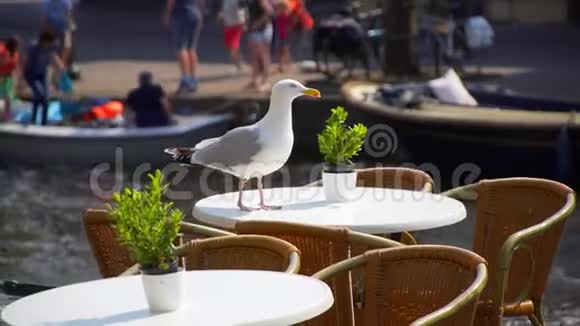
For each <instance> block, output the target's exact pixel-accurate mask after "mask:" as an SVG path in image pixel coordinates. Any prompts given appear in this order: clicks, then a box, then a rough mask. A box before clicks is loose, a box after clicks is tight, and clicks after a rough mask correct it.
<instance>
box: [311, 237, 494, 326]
mask: <svg viewBox="0 0 580 326" xmlns="http://www.w3.org/2000/svg"><path fill="white" fill-rule="evenodd" d="M361 267H362V268H364V270H365V275H366V278H367V283H366V291H365V293H366V294H365V301H364V306H363V309H362V310H363V320H364V323H363V325H394V326H401V325H409V324H411V325H415V326H419V325H456V326H469V325H471V324H472V323H473V318H474V315H475V311H476V308H477V302H478V297H479V295H480V294H481V292H482V291H483V288H484V287H485V283H486V281H487V268H486V265H485V260H484V259H483V258H481V257H480V256H478V255H476V254H474V253H472V252H470V251H467V250H465V249H460V248H455V247H447V246H406V247H401V248H391V249H378V250H372V251H369V252H367V253H365V254H363V255H360V256H356V257H354V258H351V259H348V260H345V261H342V262H340V263H338V264H336V265H333V266H330V267H327V268H325V269H323V270H322V271H320V272H318V273H316V274H314V275H313V277H316V278H319V279H321V280H327V279H328V278H331V277H333V276H336V275H340V274H343V273H344V272H346V271H349V270H352V269H354V268H361Z"/></svg>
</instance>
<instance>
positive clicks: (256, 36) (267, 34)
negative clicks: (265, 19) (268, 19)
mask: <svg viewBox="0 0 580 326" xmlns="http://www.w3.org/2000/svg"><path fill="white" fill-rule="evenodd" d="M273 33H274V31H273V29H272V25H268V26H266V27H265V28H264V29H263V30H260V31H253V32H249V33H248V41H250V42H256V43H266V44H270V43H271V42H272V35H273Z"/></svg>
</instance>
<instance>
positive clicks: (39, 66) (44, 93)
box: [24, 31, 65, 125]
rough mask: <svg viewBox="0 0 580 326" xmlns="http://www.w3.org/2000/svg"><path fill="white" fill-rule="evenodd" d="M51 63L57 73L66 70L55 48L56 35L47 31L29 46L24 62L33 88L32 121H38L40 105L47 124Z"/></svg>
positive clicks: (28, 81)
mask: <svg viewBox="0 0 580 326" xmlns="http://www.w3.org/2000/svg"><path fill="white" fill-rule="evenodd" d="M51 64H52V65H53V66H54V68H55V75H59V74H62V73H64V72H65V71H64V64H63V63H62V61H61V60H60V57H59V56H58V54H57V51H56V48H55V36H54V34H52V33H51V32H48V31H45V32H42V33H41V34H40V36H39V37H38V41H37V42H36V43H33V44H32V45H31V46H30V47H29V49H28V52H27V55H26V59H25V63H24V79H25V80H26V82H27V84H28V86H30V89H31V90H32V123H34V122H35V121H36V115H37V113H38V107H39V106H41V107H42V113H41V114H42V120H41V124H42V125H46V122H47V115H48V96H49V90H48V82H47V79H46V78H47V75H48V67H49V66H50V65H51Z"/></svg>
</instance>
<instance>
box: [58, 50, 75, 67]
mask: <svg viewBox="0 0 580 326" xmlns="http://www.w3.org/2000/svg"><path fill="white" fill-rule="evenodd" d="M71 54H72V49H71V48H64V49H62V52H61V55H60V57H61V60H62V62H63V64H64V66H65V68H66V69H68V68H69V67H70V66H71V62H70V58H71Z"/></svg>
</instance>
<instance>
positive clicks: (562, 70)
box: [0, 0, 580, 101]
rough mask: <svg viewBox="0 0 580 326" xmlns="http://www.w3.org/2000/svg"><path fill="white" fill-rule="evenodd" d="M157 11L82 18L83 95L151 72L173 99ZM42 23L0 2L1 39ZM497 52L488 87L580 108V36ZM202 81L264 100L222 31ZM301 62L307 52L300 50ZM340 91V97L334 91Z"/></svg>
mask: <svg viewBox="0 0 580 326" xmlns="http://www.w3.org/2000/svg"><path fill="white" fill-rule="evenodd" d="M160 12H161V4H160V5H159V8H149V9H145V10H135V11H131V12H129V11H128V9H125V10H122V11H117V12H116V11H114V10H111V9H110V8H109V9H99V8H94V7H88V8H81V10H80V11H79V19H78V21H79V32H78V37H77V39H78V58H79V62H80V64H81V67H82V72H83V79H82V81H80V82H79V83H78V84H77V92H78V93H79V95H87V96H88V95H90V96H110V97H123V96H125V95H126V93H127V91H128V90H129V89H130V88H132V87H134V85H135V83H136V76H137V74H138V73H139V72H140V71H143V70H150V71H152V72H153V73H154V74H155V76H156V78H157V80H158V81H159V82H161V84H162V85H163V86H164V87H165V88H166V90H167V91H169V92H171V91H173V90H175V89H176V88H177V82H178V76H179V72H178V69H177V65H176V63H175V61H174V54H173V49H172V47H171V42H170V41H169V31H168V30H166V29H165V28H164V27H163V26H162V25H161V22H160ZM39 21H40V8H39V0H0V35H7V34H9V33H18V34H20V35H21V36H23V37H24V38H27V39H30V38H32V37H33V36H34V35H35V33H36V30H37V28H38V24H39ZM496 35H497V37H496V46H495V47H494V48H493V49H492V50H491V51H490V52H489V53H488V54H486V55H484V56H482V58H481V61H482V62H483V63H484V73H485V74H486V75H494V76H500V78H493V79H492V80H491V81H490V83H492V84H499V85H501V86H505V87H509V88H512V89H515V90H516V91H521V92H523V93H526V94H532V95H536V96H545V97H557V98H565V99H571V100H577V101H580V92H578V86H577V85H578V83H577V80H578V76H577V75H578V74H577V73H578V68H577V67H579V66H580V43H578V42H574V40H578V39H580V29H578V28H572V27H566V26H556V25H554V26H552V25H549V26H547V25H541V26H515V27H512V26H498V27H496ZM199 52H200V58H201V61H202V66H201V67H200V69H199V76H200V79H201V81H202V83H201V87H200V92H199V93H198V95H196V96H261V95H259V94H257V93H252V92H248V91H246V90H244V89H243V86H244V85H245V84H246V83H247V81H248V78H249V76H248V75H242V76H232V75H231V74H230V73H228V72H229V71H231V65H230V64H229V63H228V58H227V53H226V52H225V49H224V47H223V42H222V32H221V28H220V27H219V26H218V25H217V23H216V22H215V21H213V20H208V21H206V22H205V25H204V29H203V32H202V35H201V40H200V43H199ZM293 52H294V53H295V55H296V56H297V57H298V58H301V59H302V58H308V57H309V53H310V51H309V50H306V51H305V50H302V51H300V50H299V49H294V51H293ZM287 77H290V78H295V79H298V80H301V81H305V80H320V79H322V78H323V76H321V75H320V74H317V73H299V72H296V73H293V74H288V75H284V76H280V75H274V76H273V77H272V82H274V81H276V80H277V79H280V78H287ZM335 91H336V90H335Z"/></svg>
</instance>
